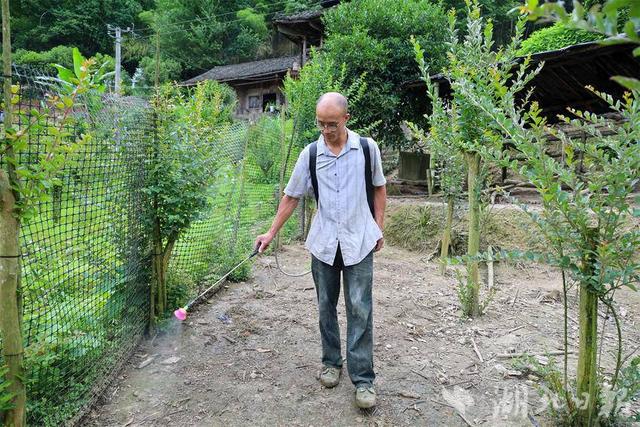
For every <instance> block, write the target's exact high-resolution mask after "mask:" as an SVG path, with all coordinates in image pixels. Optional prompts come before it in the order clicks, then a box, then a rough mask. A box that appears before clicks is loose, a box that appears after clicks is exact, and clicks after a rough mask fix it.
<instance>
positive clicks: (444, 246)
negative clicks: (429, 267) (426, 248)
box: [440, 197, 454, 276]
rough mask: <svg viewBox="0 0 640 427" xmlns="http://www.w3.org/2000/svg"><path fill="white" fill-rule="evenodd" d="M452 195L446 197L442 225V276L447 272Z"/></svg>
mask: <svg viewBox="0 0 640 427" xmlns="http://www.w3.org/2000/svg"><path fill="white" fill-rule="evenodd" d="M453 207H454V199H453V197H448V198H447V222H446V224H445V226H444V233H443V235H442V244H441V246H440V274H442V275H443V276H444V274H445V273H446V272H447V258H448V257H449V248H450V247H451V226H452V224H453Z"/></svg>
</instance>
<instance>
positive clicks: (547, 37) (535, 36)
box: [518, 24, 605, 56]
mask: <svg viewBox="0 0 640 427" xmlns="http://www.w3.org/2000/svg"><path fill="white" fill-rule="evenodd" d="M604 38H605V36H604V35H602V34H598V33H593V32H590V31H585V30H577V29H573V28H568V27H566V26H564V25H563V24H555V25H553V26H552V27H547V28H543V29H541V30H538V31H535V32H533V33H532V34H531V35H530V36H529V38H527V39H526V40H524V41H523V42H522V45H521V46H520V49H519V50H518V55H521V56H525V55H528V54H533V53H538V52H546V51H549V50H557V49H562V48H563V47H567V46H572V45H574V44H580V43H586V42H590V41H594V40H602V39H604Z"/></svg>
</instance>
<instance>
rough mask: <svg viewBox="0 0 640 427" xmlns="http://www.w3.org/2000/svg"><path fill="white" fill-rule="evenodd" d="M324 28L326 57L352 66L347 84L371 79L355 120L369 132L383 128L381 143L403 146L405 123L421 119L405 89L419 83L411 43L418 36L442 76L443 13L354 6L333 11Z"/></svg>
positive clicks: (389, 4)
mask: <svg viewBox="0 0 640 427" xmlns="http://www.w3.org/2000/svg"><path fill="white" fill-rule="evenodd" d="M324 22H325V26H326V33H327V36H326V42H325V45H324V49H323V52H324V53H323V54H324V55H327V56H328V57H329V58H331V59H332V60H333V62H335V63H336V64H342V63H345V64H346V67H347V73H348V76H347V82H346V83H347V84H350V83H351V82H353V81H355V80H356V79H358V78H360V77H361V75H362V74H363V73H366V81H367V92H366V94H365V96H364V97H363V98H362V99H361V100H360V102H358V103H355V104H354V105H353V113H354V116H356V117H358V118H359V119H360V120H361V122H360V123H361V124H362V125H365V127H366V125H375V124H377V125H378V126H377V128H376V133H377V135H375V136H376V137H377V139H379V140H381V141H384V142H385V143H391V144H394V145H398V144H401V143H402V142H403V141H404V140H405V139H404V136H403V133H402V130H401V129H400V126H399V125H400V122H401V120H402V119H408V120H412V121H416V120H419V118H420V113H418V112H417V109H416V108H415V103H414V102H413V101H414V100H412V99H410V98H409V94H408V93H407V91H404V90H403V89H404V84H405V83H407V82H412V81H415V80H417V79H418V78H419V73H418V69H417V67H416V66H415V63H414V58H413V56H412V50H411V44H410V41H409V40H410V37H411V36H412V35H413V36H415V37H416V39H417V40H418V41H419V42H420V44H421V45H422V46H423V47H424V48H425V50H426V51H427V62H428V65H429V67H430V69H431V70H433V71H434V72H438V71H440V69H441V68H442V66H443V65H444V62H445V50H446V46H445V37H446V32H445V31H443V29H444V28H446V27H447V20H446V16H445V14H444V11H443V9H442V8H441V7H440V6H439V5H437V4H435V3H431V2H427V1H401V2H399V1H396V0H354V1H352V2H348V3H341V4H340V5H339V6H338V7H337V8H334V9H331V10H330V11H328V12H327V13H326V14H325V17H324ZM336 72H339V68H338V69H336Z"/></svg>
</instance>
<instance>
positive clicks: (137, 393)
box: [82, 245, 640, 426]
mask: <svg viewBox="0 0 640 427" xmlns="http://www.w3.org/2000/svg"><path fill="white" fill-rule="evenodd" d="M279 259H280V262H281V264H282V267H283V268H284V269H285V270H287V271H290V272H300V271H304V270H308V268H309V265H310V259H309V255H308V254H307V252H306V251H305V249H304V248H303V247H302V246H301V245H294V246H288V247H286V248H285V249H284V251H283V252H282V253H281V255H280V256H279ZM438 268H439V265H438V264H437V263H436V262H430V261H427V260H426V259H425V255H424V254H420V253H416V252H410V251H407V250H403V249H400V248H397V247H386V248H385V249H384V250H383V251H381V252H380V253H379V254H377V255H376V256H375V261H374V269H375V271H374V281H375V282H374V328H375V332H374V334H375V347H374V361H375V368H376V372H377V375H378V377H377V380H376V387H377V391H378V396H379V400H378V406H377V407H376V408H375V409H374V410H369V411H361V410H359V409H357V408H356V407H355V405H354V403H353V391H354V390H353V386H352V385H351V383H350V381H349V378H348V375H346V369H344V370H343V377H342V381H341V383H340V385H339V386H338V387H336V388H334V389H324V388H323V387H322V386H321V385H320V384H319V382H318V381H317V379H316V376H317V374H318V371H319V369H320V336H319V331H318V327H317V310H316V305H315V291H314V288H313V282H312V279H311V276H310V275H306V276H304V277H301V278H292V277H287V276H285V275H283V274H281V273H280V272H279V271H278V269H277V268H276V267H275V261H274V258H273V257H272V256H262V257H260V258H259V259H258V260H257V262H256V263H255V265H254V268H253V278H252V279H251V280H249V281H247V282H244V283H235V284H228V286H226V287H225V288H224V289H223V290H222V291H221V292H219V293H218V294H217V295H215V296H214V297H213V298H211V300H210V301H209V302H208V303H205V304H203V305H201V306H199V307H198V308H197V309H196V310H195V311H194V312H193V313H191V314H190V316H189V318H188V319H187V321H185V322H184V323H178V322H177V321H176V322H174V323H172V324H171V325H170V326H169V327H167V328H166V330H165V331H163V332H162V333H160V334H159V335H158V336H157V337H155V338H154V339H151V340H148V341H146V342H144V343H143V344H142V345H141V346H140V348H139V350H138V352H137V354H135V355H134V356H133V357H132V359H131V361H130V363H129V364H128V365H127V366H126V367H125V368H124V370H123V372H122V373H121V374H120V375H119V379H118V381H116V383H115V384H112V386H111V387H110V388H109V389H108V390H107V392H106V393H105V395H104V398H103V399H102V402H101V403H100V405H99V406H97V407H95V408H94V409H93V411H92V412H91V413H90V414H89V416H88V417H87V418H86V419H85V420H84V421H83V422H82V424H83V425H90V426H116V425H117V426H164V425H182V426H223V425H224V426H240V425H264V426H285V425H286V426H320V425H329V426H351V425H355V426H358V425H375V426H387V425H393V426H408V425H429V426H466V425H486V426H496V425H500V426H509V425H512V426H521V425H522V426H531V425H535V424H533V423H534V422H535V423H539V425H553V421H552V420H551V419H550V418H549V417H548V416H547V415H546V412H545V411H544V401H543V400H541V398H540V397H539V395H538V392H537V390H538V389H539V384H540V381H539V378H538V377H537V376H535V375H531V374H530V373H527V372H526V371H523V370H518V369H516V367H514V366H513V365H512V360H514V358H512V357H503V355H505V354H507V353H527V352H528V353H530V354H543V355H544V354H545V353H547V352H553V351H558V350H562V333H563V332H562V324H563V321H562V311H563V310H562V307H563V305H562V302H561V293H560V290H561V289H562V285H561V280H560V274H559V273H558V272H557V271H554V270H552V269H550V268H547V267H545V266H539V265H534V266H532V265H502V264H496V266H495V278H496V281H495V287H496V289H497V291H496V295H495V299H494V300H493V302H492V303H491V304H490V305H489V307H488V310H487V313H486V314H485V315H484V316H482V317H481V318H479V319H477V320H463V319H461V316H460V310H459V304H458V301H457V295H456V286H457V279H456V275H455V274H454V271H453V269H450V271H449V273H448V274H447V276H446V277H442V276H440V275H439V274H438ZM619 297H620V298H619V301H621V303H620V314H621V316H622V320H623V324H624V328H623V329H624V336H625V342H626V345H625V354H628V353H629V352H631V351H633V350H634V349H637V347H638V346H639V345H640V330H639V329H640V328H638V323H639V322H640V295H638V294H637V293H632V292H630V291H629V292H623V293H621V294H620V295H619ZM569 304H570V313H571V315H570V316H571V317H572V318H573V320H570V321H569V331H570V337H571V343H570V346H569V350H570V351H571V352H577V323H576V321H575V319H576V317H577V314H576V311H577V308H576V295H575V291H571V293H570V299H569ZM603 314H604V313H603ZM339 317H340V319H341V322H342V323H341V327H342V330H341V332H342V335H343V336H344V332H345V330H346V328H345V325H344V318H345V316H344V303H343V302H341V304H340V306H339ZM601 320H602V318H601ZM604 339H605V344H604V350H603V353H602V357H603V360H604V361H605V362H604V366H605V367H606V369H605V371H606V372H607V373H609V374H610V373H611V371H612V367H613V366H614V363H613V353H612V352H613V350H614V348H615V333H614V329H613V322H612V320H608V321H607V329H606V332H605V334H604ZM343 348H344V347H343ZM343 351H344V350H343ZM538 359H539V360H540V362H542V363H543V364H544V363H549V361H548V360H547V359H546V357H544V356H539V357H538ZM557 361H558V366H559V367H561V366H562V357H561V356H559V357H557ZM575 364H576V355H575V353H572V354H570V355H569V366H570V370H571V372H574V371H575ZM635 409H636V410H637V409H638V402H636V407H635ZM532 420H533V421H532Z"/></svg>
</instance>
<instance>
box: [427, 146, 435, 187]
mask: <svg viewBox="0 0 640 427" xmlns="http://www.w3.org/2000/svg"><path fill="white" fill-rule="evenodd" d="M428 156H429V166H428V167H427V192H428V193H429V196H432V195H433V168H434V167H435V160H434V157H433V153H429V154H428Z"/></svg>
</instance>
